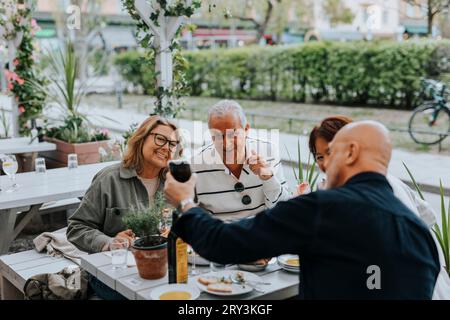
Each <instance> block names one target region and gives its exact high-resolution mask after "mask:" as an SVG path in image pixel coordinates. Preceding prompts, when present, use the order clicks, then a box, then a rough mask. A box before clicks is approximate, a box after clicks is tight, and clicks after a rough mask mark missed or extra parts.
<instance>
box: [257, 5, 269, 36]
mask: <svg viewBox="0 0 450 320" xmlns="http://www.w3.org/2000/svg"><path fill="white" fill-rule="evenodd" d="M272 12H273V3H272V1H271V0H268V1H267V11H266V16H265V18H264V21H263V23H261V24H260V25H259V26H258V32H257V34H256V43H259V42H260V41H261V39H262V38H263V37H264V34H265V33H266V29H267V26H268V25H269V21H270V17H271V16H272Z"/></svg>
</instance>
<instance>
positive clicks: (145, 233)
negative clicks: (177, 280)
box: [123, 191, 167, 279]
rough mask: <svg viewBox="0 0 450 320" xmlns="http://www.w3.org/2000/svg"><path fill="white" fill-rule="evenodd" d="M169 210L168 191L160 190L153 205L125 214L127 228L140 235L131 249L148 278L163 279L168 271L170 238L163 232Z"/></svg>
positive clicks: (142, 271) (137, 263)
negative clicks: (166, 194)
mask: <svg viewBox="0 0 450 320" xmlns="http://www.w3.org/2000/svg"><path fill="white" fill-rule="evenodd" d="M166 210H167V204H166V201H165V198H164V194H163V193H162V192H161V191H158V192H157V193H156V195H155V201H154V203H153V205H152V206H151V207H148V208H131V209H130V212H128V214H126V215H125V216H124V217H123V222H124V224H125V226H126V228H127V229H131V230H133V232H134V233H135V234H136V236H137V239H136V240H135V241H134V243H133V245H132V246H131V251H132V252H133V255H134V258H135V260H136V265H137V268H138V271H139V275H140V276H141V277H142V278H144V279H160V278H162V277H164V276H165V275H166V274H167V238H166V237H164V236H162V235H161V231H162V229H163V226H164V225H165V223H164V221H165V215H164V212H165V211H166Z"/></svg>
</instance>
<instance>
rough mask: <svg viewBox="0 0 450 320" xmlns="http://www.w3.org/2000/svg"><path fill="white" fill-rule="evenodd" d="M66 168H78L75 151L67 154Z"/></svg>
mask: <svg viewBox="0 0 450 320" xmlns="http://www.w3.org/2000/svg"><path fill="white" fill-rule="evenodd" d="M67 168H69V169H76V168H78V156H77V154H76V153H71V154H69V155H68V156H67Z"/></svg>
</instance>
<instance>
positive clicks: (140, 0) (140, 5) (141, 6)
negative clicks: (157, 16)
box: [134, 0, 159, 36]
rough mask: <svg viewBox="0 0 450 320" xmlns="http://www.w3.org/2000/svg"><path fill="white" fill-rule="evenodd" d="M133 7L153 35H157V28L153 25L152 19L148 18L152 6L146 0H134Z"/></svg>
mask: <svg viewBox="0 0 450 320" xmlns="http://www.w3.org/2000/svg"><path fill="white" fill-rule="evenodd" d="M134 7H135V8H136V11H137V13H138V14H139V16H140V17H141V19H142V20H143V21H144V22H145V24H146V25H147V26H148V27H149V28H150V29H151V30H152V32H153V34H154V35H155V36H159V29H158V27H156V26H155V24H154V23H153V21H151V20H150V14H151V12H152V7H151V6H150V4H149V3H148V2H147V1H146V0H134Z"/></svg>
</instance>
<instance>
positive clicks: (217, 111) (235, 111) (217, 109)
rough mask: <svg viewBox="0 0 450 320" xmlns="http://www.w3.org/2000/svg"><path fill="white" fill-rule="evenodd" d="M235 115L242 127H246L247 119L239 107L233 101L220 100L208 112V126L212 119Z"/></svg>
mask: <svg viewBox="0 0 450 320" xmlns="http://www.w3.org/2000/svg"><path fill="white" fill-rule="evenodd" d="M230 114H232V115H235V116H237V117H238V118H239V120H240V121H241V125H242V127H245V126H246V125H247V118H246V117H245V113H244V110H243V109H242V107H241V105H240V104H239V103H237V102H236V101H234V100H221V101H219V102H217V103H216V104H215V105H214V106H212V107H211V108H210V109H209V110H208V124H209V123H210V121H211V118H212V117H223V116H226V115H230Z"/></svg>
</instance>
